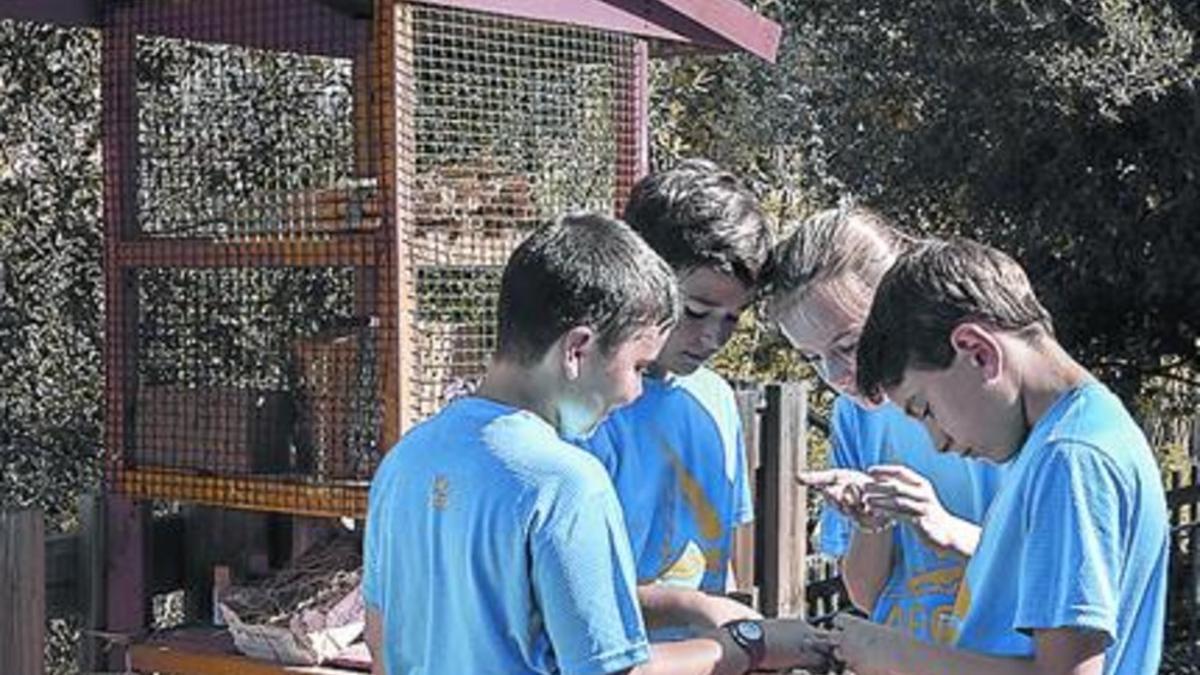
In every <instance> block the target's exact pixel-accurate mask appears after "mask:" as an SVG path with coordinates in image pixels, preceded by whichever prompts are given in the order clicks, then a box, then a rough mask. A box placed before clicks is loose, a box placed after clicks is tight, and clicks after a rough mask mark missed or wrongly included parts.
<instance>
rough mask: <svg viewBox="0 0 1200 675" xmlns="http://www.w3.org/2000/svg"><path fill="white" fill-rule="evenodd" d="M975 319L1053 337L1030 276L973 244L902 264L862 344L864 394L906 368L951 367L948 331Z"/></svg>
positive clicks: (951, 243)
mask: <svg viewBox="0 0 1200 675" xmlns="http://www.w3.org/2000/svg"><path fill="white" fill-rule="evenodd" d="M968 321H975V322H979V323H982V324H985V325H987V326H990V327H992V328H995V329H998V330H1006V331H1019V332H1022V333H1025V332H1027V333H1028V334H1029V335H1030V336H1033V335H1037V334H1044V335H1050V336H1052V335H1053V334H1054V328H1053V323H1052V321H1051V317H1050V313H1049V312H1048V311H1046V308H1045V307H1043V306H1042V303H1041V302H1039V301H1038V299H1037V296H1036V295H1035V294H1034V292H1033V287H1032V286H1031V285H1030V283H1029V277H1027V276H1026V275H1025V270H1023V269H1022V268H1021V266H1020V265H1019V264H1018V263H1017V262H1016V261H1015V260H1013V259H1012V258H1010V257H1009V256H1008V255H1006V254H1005V253H1004V252H1002V251H1000V250H997V249H995V248H992V247H990V246H986V245H984V244H980V243H978V242H975V241H971V240H970V239H964V238H955V239H950V240H948V241H937V240H931V241H926V242H922V243H920V244H918V245H917V246H915V247H914V248H912V249H911V250H909V251H908V252H907V253H905V254H903V255H901V256H900V258H898V259H897V260H896V263H895V264H894V265H893V266H892V268H891V269H890V270H888V272H887V274H885V275H884V277H883V280H882V281H881V282H880V284H879V288H878V290H876V292H875V299H874V302H873V303H872V304H871V313H870V316H869V317H868V318H867V322H866V324H865V325H864V326H863V330H862V336H861V337H860V338H859V342H858V383H857V384H858V390H859V391H860V392H862V394H863V395H864V396H868V397H872V398H876V397H878V396H879V394H880V393H881V392H882V390H883V389H886V388H890V387H895V386H896V385H898V384H900V382H901V380H903V379H904V372H905V370H907V369H908V368H910V367H912V368H922V369H929V370H940V369H943V368H947V367H949V366H950V363H951V362H952V361H953V360H954V350H953V348H952V347H951V344H950V333H951V332H952V331H953V330H954V329H955V328H956V327H957V326H958V325H959V324H962V323H965V322H968Z"/></svg>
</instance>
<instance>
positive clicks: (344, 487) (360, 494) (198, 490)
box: [114, 467, 370, 518]
mask: <svg viewBox="0 0 1200 675" xmlns="http://www.w3.org/2000/svg"><path fill="white" fill-rule="evenodd" d="M115 471H116V476H115V480H114V483H115V485H114V487H115V489H116V491H117V492H119V493H121V494H125V495H128V496H129V497H131V498H133V499H166V500H179V501H185V502H191V503H195V504H205V505H208V506H219V507H225V508H233V509H243V510H247V511H265V512H271V513H287V514H292V515H300V516H312V517H318V518H337V517H351V518H365V517H366V514H367V492H368V490H369V488H370V484H369V483H367V482H366V481H355V482H350V481H345V482H341V483H324V484H306V483H304V482H302V481H303V479H302V478H299V477H296V478H292V477H289V476H287V475H256V476H206V475H199V474H195V473H189V472H185V471H179V470H176V469H165V468H156V467H138V468H135V469H128V468H118V469H116V470H115Z"/></svg>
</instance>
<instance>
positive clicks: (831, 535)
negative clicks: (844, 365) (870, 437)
mask: <svg viewBox="0 0 1200 675" xmlns="http://www.w3.org/2000/svg"><path fill="white" fill-rule="evenodd" d="M847 405H854V403H853V402H851V401H849V400H847V399H844V398H841V397H839V398H838V399H837V400H836V401H834V405H833V420H832V422H831V423H830V429H831V431H830V439H829V445H830V448H829V468H831V469H861V468H862V467H861V466H859V462H858V458H857V454H856V452H855V444H854V441H853V440H852V438H853V436H854V435H855V434H854V431H855V429H854V420H853V417H852V416H851V415H850V410H849V409H847V408H846V406H847ZM852 534H853V526H852V525H851V524H850V519H849V518H847V517H846V516H844V515H842V513H841V512H840V511H838V510H837V509H835V508H834V507H832V506H830V505H829V504H822V505H821V538H820V541H818V542H817V545H818V546H819V547H820V549H821V553H824V554H825V555H831V556H837V557H841V556H844V555H846V552H847V551H849V550H850V537H851V535H852Z"/></svg>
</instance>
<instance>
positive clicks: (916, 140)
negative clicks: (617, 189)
mask: <svg viewBox="0 0 1200 675" xmlns="http://www.w3.org/2000/svg"><path fill="white" fill-rule="evenodd" d="M757 4H758V5H759V6H760V8H761V9H762V10H763V11H764V12H766V13H767V14H769V15H771V16H773V17H775V18H776V19H777V20H779V21H780V22H781V23H782V24H783V26H784V34H785V38H784V42H783V45H782V48H781V51H780V55H779V62H778V64H777V65H774V66H771V65H768V64H765V63H762V62H760V61H756V60H753V59H751V58H749V57H744V56H738V57H722V58H714V59H707V60H688V61H678V62H669V63H665V64H661V65H660V67H659V68H657V70H656V71H655V73H654V76H655V83H654V84H655V86H654V88H653V92H654V98H653V101H652V108H651V110H652V115H653V124H654V127H653V128H654V141H655V162H656V163H657V164H669V163H671V162H672V161H673V160H674V159H676V158H678V157H681V156H686V155H707V156H710V157H712V158H714V159H716V160H717V161H719V162H721V163H723V164H725V165H727V166H729V167H730V168H732V169H734V170H735V171H738V172H740V173H742V174H743V175H745V176H747V177H748V178H749V180H750V182H751V183H752V184H753V186H754V187H755V188H756V189H757V190H758V191H759V192H760V194H762V195H764V199H765V201H766V203H767V205H768V206H769V207H770V208H771V209H772V210H773V212H774V213H776V214H777V215H778V216H780V217H781V218H782V219H784V220H788V219H793V218H796V217H802V216H804V215H806V214H807V213H810V212H811V211H812V210H814V209H817V208H822V207H825V206H828V205H830V204H833V203H836V202H837V200H839V199H840V198H843V197H845V196H852V197H853V198H856V199H859V200H862V201H865V202H867V203H870V204H872V205H874V206H876V207H878V208H880V209H882V210H883V211H885V212H887V213H889V214H892V215H893V216H895V217H897V218H898V219H899V220H900V221H901V223H902V224H904V225H905V226H907V227H909V228H910V229H912V230H916V231H922V232H926V233H932V234H942V235H945V234H951V233H958V234H964V235H968V236H972V237H975V238H978V239H981V240H984V241H987V242H989V243H992V244H994V245H998V246H1000V247H1002V248H1004V249H1006V250H1008V251H1010V252H1012V253H1013V254H1014V255H1016V256H1017V257H1018V258H1019V259H1020V260H1021V261H1022V262H1023V263H1024V264H1025V265H1026V267H1027V268H1028V269H1029V271H1030V275H1031V277H1032V278H1033V280H1034V283H1035V285H1036V286H1037V288H1038V289H1039V292H1040V294H1041V295H1042V296H1043V298H1044V299H1045V301H1046V302H1047V304H1048V306H1049V307H1050V309H1051V311H1052V312H1054V314H1055V316H1056V320H1057V328H1058V330H1059V333H1060V336H1061V337H1062V338H1063V341H1064V342H1065V343H1066V345H1067V346H1068V348H1069V349H1070V350H1071V351H1072V352H1073V353H1075V354H1077V355H1079V356H1080V357H1081V358H1082V359H1083V360H1084V361H1085V362H1086V363H1087V364H1088V365H1089V366H1091V367H1093V368H1096V369H1097V370H1098V371H1099V372H1101V374H1102V375H1103V376H1104V377H1105V378H1106V380H1108V381H1109V382H1110V383H1111V384H1113V385H1114V386H1116V388H1117V389H1118V390H1119V391H1121V392H1122V393H1123V394H1125V395H1127V396H1131V395H1134V394H1136V393H1137V392H1139V391H1141V390H1142V389H1143V388H1145V387H1146V386H1147V385H1149V384H1150V383H1151V382H1152V380H1153V378H1154V377H1156V376H1161V375H1164V374H1165V375H1168V376H1175V377H1178V376H1183V377H1188V378H1190V375H1188V373H1194V372H1196V366H1197V364H1200V342H1198V339H1197V338H1198V336H1200V303H1197V302H1196V301H1195V298H1196V297H1197V296H1198V293H1200V256H1198V255H1197V254H1196V253H1197V251H1200V228H1198V227H1197V226H1196V223H1197V221H1198V218H1200V198H1198V197H1200V195H1198V188H1197V172H1198V171H1200V137H1198V134H1200V94H1198V93H1197V85H1198V84H1200V58H1198V54H1200V46H1198V45H1197V41H1196V33H1197V30H1198V28H1200V8H1198V6H1197V5H1196V4H1195V3H1194V2H1189V1H1186V0H1176V1H1174V2H1172V1H1170V0H1144V1H1135V0H1063V1H1060V2H1032V1H1020V0H987V1H986V2H983V1H979V0H974V1H968V2H953V3H945V2H938V1H936V0H914V1H912V2H899V3H898V2H889V1H887V0H864V1H862V2H853V3H850V2H844V1H841V0H805V1H804V2H800V1H798V0H761V1H760V2H758V3H757ZM1192 403H1193V406H1194V405H1195V400H1194V399H1193V400H1192ZM1193 409H1194V407H1193Z"/></svg>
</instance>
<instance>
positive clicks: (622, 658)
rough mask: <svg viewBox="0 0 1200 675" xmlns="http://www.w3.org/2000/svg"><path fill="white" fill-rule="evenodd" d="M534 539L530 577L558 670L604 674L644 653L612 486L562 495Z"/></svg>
mask: <svg viewBox="0 0 1200 675" xmlns="http://www.w3.org/2000/svg"><path fill="white" fill-rule="evenodd" d="M554 511H555V513H554V515H553V517H552V519H551V520H550V521H549V522H547V523H546V525H545V526H544V527H543V528H542V529H541V531H540V532H538V533H537V534H536V535H535V537H534V544H533V550H532V554H533V583H534V592H535V593H536V594H537V596H538V602H539V605H540V606H541V608H542V613H543V619H544V621H545V625H546V631H547V633H548V634H549V636H550V643H551V644H552V645H553V647H554V653H555V656H556V658H557V661H558V667H559V669H560V671H561V672H563V673H579V674H581V675H590V674H592V673H596V674H600V673H611V672H615V671H620V670H624V669H627V668H631V667H633V666H635V665H637V664H638V663H642V662H644V661H647V660H648V659H649V658H650V650H649V645H648V642H647V639H646V631H645V627H644V625H643V624H642V616H641V611H640V610H639V608H638V603H637V575H636V574H635V573H634V566H633V556H632V554H631V553H630V551H629V536H628V535H627V534H626V533H625V525H624V520H623V517H622V515H621V507H620V504H618V502H617V497H616V494H615V493H614V492H613V490H612V488H611V486H609V485H607V483H606V484H605V485H602V486H596V487H594V488H593V489H591V490H589V491H588V493H587V494H584V495H582V496H579V497H575V496H572V497H571V498H570V499H563V500H560V502H559V503H558V504H557V505H556V506H555V509H554Z"/></svg>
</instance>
